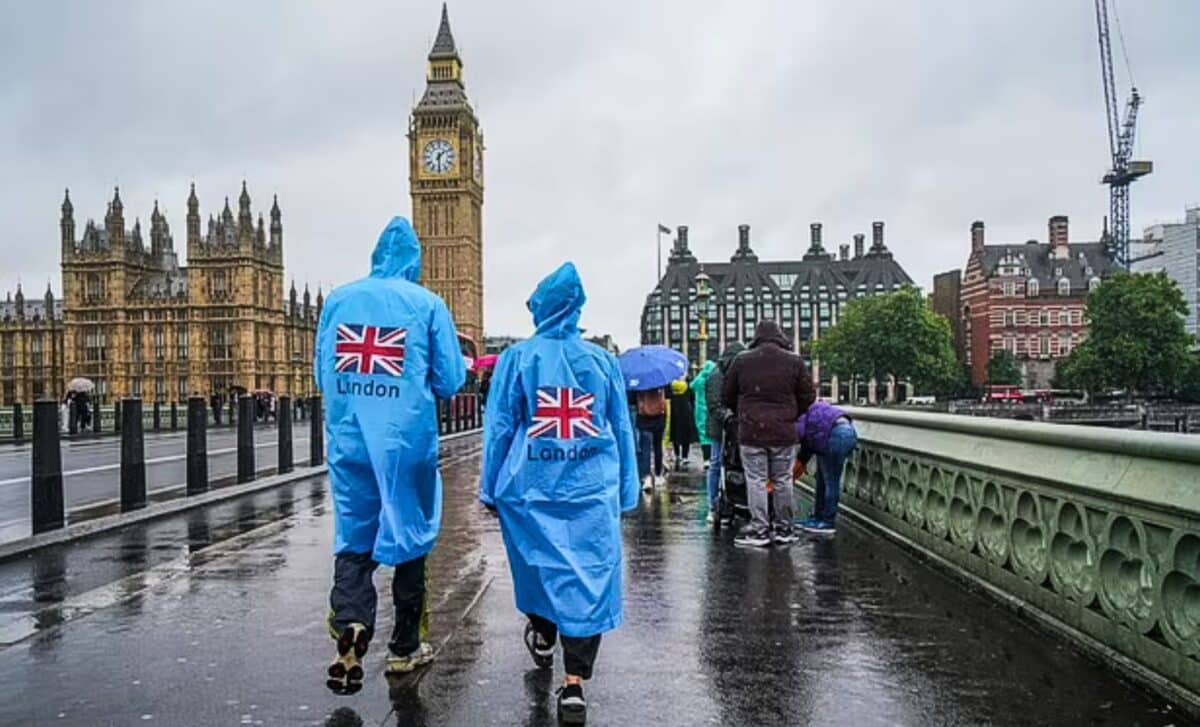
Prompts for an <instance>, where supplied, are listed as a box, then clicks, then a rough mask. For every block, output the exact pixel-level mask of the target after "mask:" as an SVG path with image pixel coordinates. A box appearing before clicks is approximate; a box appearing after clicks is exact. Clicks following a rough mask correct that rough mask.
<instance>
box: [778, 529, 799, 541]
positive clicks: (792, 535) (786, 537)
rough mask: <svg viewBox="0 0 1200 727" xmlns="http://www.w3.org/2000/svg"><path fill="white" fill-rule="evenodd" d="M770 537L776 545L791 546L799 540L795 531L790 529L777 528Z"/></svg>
mask: <svg viewBox="0 0 1200 727" xmlns="http://www.w3.org/2000/svg"><path fill="white" fill-rule="evenodd" d="M771 536H772V537H773V538H774V539H775V544H776V545H791V544H792V543H794V542H796V541H797V540H799V539H800V538H799V536H797V535H796V531H795V530H793V529H791V528H786V529H784V528H778V529H776V530H775V531H774V532H773V533H772V534H771Z"/></svg>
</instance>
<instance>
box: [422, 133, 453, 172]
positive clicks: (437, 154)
mask: <svg viewBox="0 0 1200 727" xmlns="http://www.w3.org/2000/svg"><path fill="white" fill-rule="evenodd" d="M424 158H425V170H426V171H428V172H431V173H433V174H445V173H446V172H448V171H450V169H451V167H453V166H454V147H452V146H450V142H448V141H446V140H445V139H434V140H433V141H431V142H429V143H428V144H426V145H425V153H424Z"/></svg>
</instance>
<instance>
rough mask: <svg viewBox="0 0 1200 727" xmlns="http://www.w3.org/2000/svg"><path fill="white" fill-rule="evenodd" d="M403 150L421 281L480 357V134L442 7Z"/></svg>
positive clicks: (461, 66) (481, 272)
mask: <svg viewBox="0 0 1200 727" xmlns="http://www.w3.org/2000/svg"><path fill="white" fill-rule="evenodd" d="M408 144H409V172H408V180H409V189H410V193H411V195H412V221H413V226H414V227H415V228H416V230H417V235H418V236H419V237H420V238H421V243H422V245H423V247H424V256H423V258H424V269H423V270H422V276H421V281H422V283H423V284H424V285H425V286H426V287H428V288H429V289H430V290H432V291H433V292H435V293H437V294H438V295H440V296H441V297H442V299H443V300H445V301H446V304H447V305H448V306H449V307H450V312H451V313H452V314H453V315H454V323H455V325H456V326H458V330H459V332H460V333H463V334H464V335H467V336H470V337H471V339H472V340H474V341H475V343H476V345H477V346H478V347H479V348H480V350H482V346H483V151H484V146H483V133H482V132H481V131H480V129H479V120H478V119H477V118H476V117H475V111H474V109H472V108H471V103H470V101H469V100H468V99H467V90H466V84H465V82H464V79H463V63H462V58H461V57H460V56H459V54H458V46H457V44H456V43H455V41H454V34H453V33H452V32H451V30H450V15H449V12H448V11H447V8H446V6H445V5H444V4H443V5H442V19H441V24H440V25H439V27H438V33H437V38H436V39H435V40H434V42H433V48H432V50H430V52H429V65H428V69H427V72H426V76H425V93H424V94H423V95H422V96H421V100H420V102H418V103H417V105H416V107H415V108H413V111H412V117H411V119H410V120H409V126H408Z"/></svg>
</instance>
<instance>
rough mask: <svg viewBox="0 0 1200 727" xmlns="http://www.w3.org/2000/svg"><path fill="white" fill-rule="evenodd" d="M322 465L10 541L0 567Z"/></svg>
mask: <svg viewBox="0 0 1200 727" xmlns="http://www.w3.org/2000/svg"><path fill="white" fill-rule="evenodd" d="M480 431H481V430H478V429H474V430H471V431H467V432H456V433H454V434H447V435H445V436H443V437H441V439H440V440H439V442H440V443H442V444H444V443H446V442H453V441H455V440H458V439H465V438H466V437H470V436H474V435H477V434H479V433H480ZM328 471H329V470H328V467H327V466H326V465H323V464H322V465H318V466H316V467H296V468H295V469H294V470H292V471H291V472H288V473H286V474H282V475H271V476H270V477H264V478H262V479H258V480H254V481H253V482H247V483H245V484H241V485H230V486H228V487H221V488H219V489H216V490H209V491H208V492H205V493H204V494H202V495H191V496H190V497H189V496H184V497H180V498H177V499H173V500H167V501H166V502H156V503H152V504H150V505H147V506H146V507H144V508H142V509H141V510H134V511H133V512H123V513H118V514H116V515H107V516H105V517H99V518H96V519H94V520H85V521H84V522H80V523H73V524H70V525H67V526H66V527H64V528H60V529H58V530H53V531H50V532H47V533H39V534H38V535H32V536H30V537H28V538H22V539H21V540H14V541H12V542H9V543H4V544H2V545H0V563H3V562H4V561H7V560H11V559H13V558H18V557H21V556H23V555H28V554H29V553H32V552H34V551H37V550H41V549H42V548H48V547H50V546H53V545H61V544H63V543H69V542H73V541H75V540H80V539H82V538H87V537H91V536H93V535H98V534H100V533H104V532H108V531H110V530H116V529H118V528H123V527H125V526H126V525H134V524H136V523H143V522H147V521H150V520H156V519H158V518H162V517H168V516H170V515H178V514H179V513H181V512H187V511H188V510H192V509H195V508H198V507H204V506H205V505H213V504H216V503H219V502H223V501H225V500H232V499H234V498H237V497H241V496H243V495H250V494H254V493H256V492H259V491H262V490H269V489H271V488H273V487H279V486H280V485H287V484H291V483H293V482H299V481H301V480H307V479H311V478H313V477H319V476H321V475H324V474H326V473H327V472H328Z"/></svg>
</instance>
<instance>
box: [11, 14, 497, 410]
mask: <svg viewBox="0 0 1200 727" xmlns="http://www.w3.org/2000/svg"><path fill="white" fill-rule="evenodd" d="M408 139H409V184H410V190H411V195H412V220H413V224H414V226H415V227H416V230H417V234H418V235H419V236H420V238H421V241H422V244H423V246H424V263H423V264H424V270H423V271H422V281H423V282H424V284H425V285H426V286H428V287H429V288H430V289H431V290H433V291H434V292H436V293H437V294H438V295H440V296H441V297H442V298H443V299H444V300H445V301H446V303H447V304H448V305H449V306H450V310H451V312H452V313H453V315H454V319H455V322H456V324H457V325H458V328H459V331H460V333H462V334H463V335H464V336H466V337H468V338H470V339H471V340H472V341H474V342H476V343H477V344H481V343H482V341H483V240H482V230H483V216H482V207H483V151H484V146H483V135H482V132H481V131H480V128H479V122H478V119H477V118H476V117H475V113H474V111H473V110H472V108H471V105H470V103H469V102H468V100H467V95H466V90H465V84H464V80H463V64H462V60H461V58H460V57H459V54H458V49H457V46H456V44H455V42H454V36H453V34H452V33H451V31H450V21H449V17H448V14H447V11H446V7H445V6H444V5H443V7H442V16H441V23H440V25H439V27H438V33H437V37H436V39H435V41H434V44H433V48H432V50H431V51H430V53H429V57H428V67H427V71H426V88H425V93H424V95H423V96H422V97H421V100H420V101H419V102H418V103H417V105H416V107H415V108H414V109H413V111H412V116H411V119H410V122H409V126H408ZM149 220H150V224H149V230H148V233H147V232H144V231H143V229H142V225H141V222H140V221H139V220H137V219H135V221H134V223H133V226H132V227H130V226H128V223H127V218H126V215H125V208H124V205H123V203H122V201H121V194H120V190H119V189H118V190H114V193H113V197H112V200H111V201H110V202H109V203H108V208H107V211H106V212H105V215H104V221H103V224H97V223H95V222H93V221H91V220H88V221H87V222H86V223H85V224H84V225H83V228H82V230H81V231H80V230H78V229H77V227H76V221H75V209H74V205H73V203H72V201H71V197H70V193H69V192H68V193H67V194H66V195H65V196H64V198H63V201H62V207H61V216H60V219H59V230H60V238H61V239H60V245H61V256H62V294H61V297H58V298H56V297H55V295H54V293H53V291H52V290H51V289H50V287H49V286H47V289H46V291H45V293H44V294H43V295H42V297H40V298H37V297H32V298H27V297H26V295H25V292H24V291H23V290H22V288H21V286H19V285H18V287H17V290H16V293H15V295H14V294H11V293H10V294H8V295H7V296H6V298H5V300H3V301H0V406H7V405H10V404H12V403H13V402H22V403H29V402H32V401H34V400H35V399H37V398H40V397H43V396H52V397H62V396H63V393H64V389H65V386H66V383H67V382H68V381H70V380H71V379H73V378H75V377H85V378H88V379H91V380H92V382H93V383H94V384H95V385H96V391H95V396H96V397H97V398H98V399H99V400H100V401H102V402H111V401H114V400H116V399H120V398H122V397H127V396H137V397H141V398H142V399H144V400H146V401H162V402H170V401H185V400H186V399H187V397H188V396H189V395H201V396H208V395H210V394H212V393H214V392H217V393H221V394H222V395H228V394H229V393H230V392H233V391H238V392H246V391H254V390H260V389H265V390H269V391H273V392H275V393H276V394H281V395H282V394H288V395H292V396H307V395H309V394H312V393H313V392H314V383H313V376H312V360H313V342H314V338H315V332H316V326H317V321H318V320H319V316H320V312H321V307H322V303H323V299H322V295H321V291H317V294H316V298H315V300H314V299H313V297H312V295H311V293H310V292H309V290H308V287H307V286H305V289H304V292H303V294H302V295H300V294H297V291H296V286H295V283H294V282H293V283H292V284H291V286H290V289H289V291H288V293H287V295H286V297H285V295H284V292H283V285H284V269H283V216H282V213H281V211H280V208H279V202H278V200H273V202H272V205H271V209H270V212H269V220H264V218H263V215H262V214H261V213H259V214H258V215H257V217H256V216H255V213H254V209H253V203H252V200H251V196H250V192H249V190H248V189H247V187H246V184H245V182H243V183H242V189H241V193H240V194H239V195H238V197H237V208H236V212H235V210H234V209H233V208H232V207H231V206H230V203H229V199H228V198H226V199H225V204H224V207H223V208H222V210H221V212H220V213H219V214H217V215H212V214H210V215H209V217H208V220H207V223H206V224H205V223H204V221H203V220H202V219H201V212H200V200H199V198H198V197H197V194H196V189H195V187H194V186H193V187H192V189H191V191H190V193H189V194H188V197H187V217H186V232H185V238H186V241H185V246H186V254H187V263H186V265H183V264H181V263H180V259H179V256H178V253H177V251H176V247H175V241H174V237H173V235H172V232H171V228H170V225H169V224H168V222H167V219H166V217H165V216H164V215H163V214H162V213H161V212H160V211H159V209H158V204H157V202H156V203H155V206H154V209H153V211H152V212H151V213H150V217H149ZM147 238H148V241H149V244H148V245H147Z"/></svg>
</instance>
